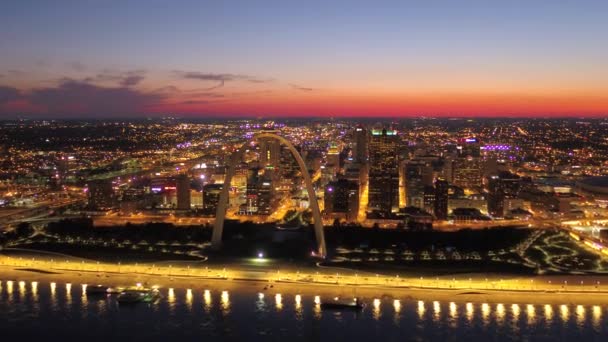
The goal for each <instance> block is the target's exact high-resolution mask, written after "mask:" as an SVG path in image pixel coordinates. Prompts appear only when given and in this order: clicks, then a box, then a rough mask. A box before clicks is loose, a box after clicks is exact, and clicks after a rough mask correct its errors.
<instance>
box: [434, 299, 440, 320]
mask: <svg viewBox="0 0 608 342" xmlns="http://www.w3.org/2000/svg"><path fill="white" fill-rule="evenodd" d="M433 311H434V312H435V315H433V318H434V319H435V321H438V320H439V318H440V317H441V305H439V302H438V301H434V302H433Z"/></svg>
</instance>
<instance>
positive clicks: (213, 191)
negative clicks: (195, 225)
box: [203, 184, 224, 215]
mask: <svg viewBox="0 0 608 342" xmlns="http://www.w3.org/2000/svg"><path fill="white" fill-rule="evenodd" d="M223 187H224V185H223V184H206V185H205V186H204V187H203V212H204V213H205V214H209V215H212V214H215V212H216V210H217V205H218V203H219V202H220V194H221V192H222V188H223Z"/></svg>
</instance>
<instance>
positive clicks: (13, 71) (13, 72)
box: [6, 69, 25, 76]
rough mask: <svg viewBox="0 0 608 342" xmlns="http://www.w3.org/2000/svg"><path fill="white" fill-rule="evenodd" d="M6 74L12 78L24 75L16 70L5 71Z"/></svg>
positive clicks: (23, 72)
mask: <svg viewBox="0 0 608 342" xmlns="http://www.w3.org/2000/svg"><path fill="white" fill-rule="evenodd" d="M6 73H7V74H9V75H12V76H23V75H25V71H22V70H18V69H11V70H7V71H6Z"/></svg>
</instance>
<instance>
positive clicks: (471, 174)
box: [453, 155, 483, 189]
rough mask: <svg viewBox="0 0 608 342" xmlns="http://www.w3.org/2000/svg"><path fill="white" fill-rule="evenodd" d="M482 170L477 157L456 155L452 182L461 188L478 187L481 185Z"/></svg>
mask: <svg viewBox="0 0 608 342" xmlns="http://www.w3.org/2000/svg"><path fill="white" fill-rule="evenodd" d="M482 180H483V170H482V162H481V159H480V158H479V157H473V156H470V155H469V156H463V157H458V158H456V159H455V160H454V163H453V182H454V185H457V186H459V187H461V188H463V189H479V188H481V186H482Z"/></svg>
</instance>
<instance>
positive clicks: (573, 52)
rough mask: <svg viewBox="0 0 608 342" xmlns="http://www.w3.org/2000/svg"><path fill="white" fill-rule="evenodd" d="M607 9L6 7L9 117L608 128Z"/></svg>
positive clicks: (2, 79) (1, 82)
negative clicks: (536, 123)
mask: <svg viewBox="0 0 608 342" xmlns="http://www.w3.org/2000/svg"><path fill="white" fill-rule="evenodd" d="M607 9H608V4H606V3H605V2H601V1H584V3H580V2H577V3H574V2H572V3H565V2H564V3H553V2H551V1H538V2H535V3H534V4H531V3H528V2H521V1H513V2H509V3H508V4H507V3H501V4H499V3H489V2H482V1H469V2H466V3H463V4H458V5H457V4H453V3H452V4H450V3H448V2H442V1H435V2H426V3H424V4H421V3H416V2H409V1H407V2H392V1H386V2H382V3H380V4H377V3H371V2H360V3H356V4H352V3H350V2H349V3H345V2H332V3H331V4H327V3H322V2H317V3H316V2H312V3H310V2H308V3H306V4H293V3H285V2H263V3H255V4H254V3H251V2H246V1H232V2H220V3H211V2H190V1H182V2H179V3H168V2H166V3H165V2H161V1H155V2H139V1H134V2H129V3H128V4H125V3H122V2H91V1H79V2H71V1H60V2H54V3H53V4H50V3H45V2H36V1H20V2H6V3H3V4H2V5H0V13H2V14H0V18H1V19H2V22H3V23H4V25H5V27H6V29H3V30H2V32H1V33H0V46H2V50H3V58H2V61H0V116H1V117H2V118H6V119H11V118H18V117H27V118H78V119H94V118H108V117H134V118H137V117H154V116H165V115H175V116H182V117H187V118H205V117H330V116H331V117H370V116H372V117H373V116H382V117H411V116H437V117H444V116H458V117H476V116H524V117H529V116H541V117H550V116H570V117H576V116H585V117H591V116H595V117H602V116H606V115H607V114H608V81H606V80H607V79H608V77H606V76H608V68H606V67H605V60H608V58H607V57H608V47H607V46H606V45H605V44H602V38H603V37H602V33H603V32H606V31H607V30H608V23H607V22H606V21H605V20H604V18H603V17H602V13H605V12H606V10H607Z"/></svg>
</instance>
